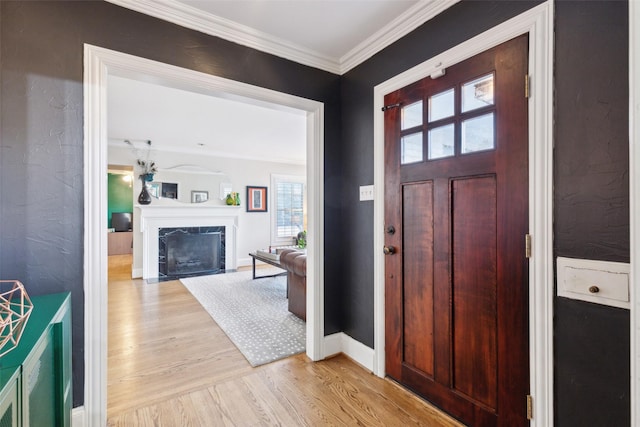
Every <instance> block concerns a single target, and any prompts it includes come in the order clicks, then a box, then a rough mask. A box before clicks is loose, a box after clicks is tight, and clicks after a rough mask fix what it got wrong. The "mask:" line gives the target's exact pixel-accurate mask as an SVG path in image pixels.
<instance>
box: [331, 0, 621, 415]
mask: <svg viewBox="0 0 640 427" xmlns="http://www.w3.org/2000/svg"><path fill="white" fill-rule="evenodd" d="M534 3H535V2H507V1H496V2H489V1H463V2H461V3H459V4H457V5H456V6H454V7H452V8H451V9H449V10H448V11H446V12H445V13H443V14H441V15H440V16H438V17H436V18H435V19H433V20H432V21H430V22H428V23H426V24H425V25H423V26H422V27H421V28H419V29H418V30H416V31H414V32H412V33H411V34H409V35H408V36H406V37H404V38H403V39H401V40H400V41H398V42H396V43H394V44H393V45H392V46H390V47H389V48H387V49H385V50H384V51H383V52H381V53H379V54H378V55H376V56H375V57H373V58H372V59H370V60H368V61H366V62H365V63H363V64H361V65H360V66H358V67H357V68H355V69H354V70H352V71H350V72H349V73H347V74H346V75H345V76H343V81H342V113H343V119H342V122H343V128H342V135H343V137H342V139H343V140H344V141H345V144H344V145H343V147H342V151H343V154H342V156H343V157H344V165H345V167H344V178H345V182H344V191H343V195H344V202H343V203H344V209H343V213H342V217H343V218H344V222H345V225H346V227H345V237H346V238H345V242H344V244H343V247H342V250H343V254H344V256H343V264H342V268H341V270H342V271H344V277H345V280H346V282H345V283H344V291H343V296H342V298H343V300H344V302H345V303H344V307H343V310H344V312H343V319H344V324H343V325H344V331H345V332H346V333H347V334H349V335H350V336H352V337H354V338H355V339H357V340H359V341H361V342H363V343H365V344H367V345H369V346H373V314H374V311H373V251H374V250H379V248H373V236H372V234H371V230H372V227H373V205H372V204H367V203H362V202H358V190H357V189H358V186H359V185H363V184H370V183H372V182H373V146H372V141H373V117H372V115H371V112H372V110H373V88H374V86H375V85H377V84H379V83H381V82H383V81H385V80H387V79H389V78H391V77H393V76H395V75H397V74H399V73H401V72H403V71H405V70H407V69H409V68H410V67H412V66H414V65H416V64H418V63H420V62H423V61H425V60H427V59H429V58H431V57H433V56H434V55H435V54H437V53H440V52H442V51H444V50H446V49H448V48H450V47H453V46H455V45H456V44H458V43H460V42H461V41H464V40H466V39H468V38H470V37H472V36H474V35H476V34H478V33H480V32H482V31H484V30H486V29H488V28H490V27H492V26H494V25H496V24H498V23H500V22H503V21H505V20H506V19H508V18H511V17H513V16H515V15H517V14H519V13H520V12H522V11H524V10H526V9H528V8H530V7H532V6H533V5H534ZM556 5H557V7H556V25H555V32H556V43H555V48H556V51H555V93H556V95H555V147H556V148H555V154H554V155H555V169H556V173H555V176H554V186H555V193H554V206H555V209H554V220H555V225H554V241H555V253H556V255H559V256H569V257H576V258H588V259H599V260H611V261H624V262H628V261H629V196H628V190H629V186H628V172H629V168H628V159H629V156H628V110H627V108H628V87H627V81H628V64H627V54H628V40H627V39H628V21H627V2H626V1H614V2H608V1H557V2H556ZM534 84H535V83H534ZM552 285H553V286H555V285H554V284H550V286H552ZM554 325H555V346H556V354H555V391H556V402H555V411H556V425H558V426H575V425H589V426H598V425H602V426H605V425H607V426H612V425H616V426H618V425H619V426H623V425H629V419H630V418H629V412H630V410H629V408H630V406H629V313H628V311H626V310H620V309H614V308H609V307H604V306H599V305H595V304H588V303H582V302H577V301H572V300H567V299H563V298H557V299H556V304H555V323H554Z"/></svg>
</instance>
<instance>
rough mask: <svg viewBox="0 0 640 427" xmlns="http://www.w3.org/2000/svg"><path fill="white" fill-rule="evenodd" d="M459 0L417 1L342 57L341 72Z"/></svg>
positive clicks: (362, 60)
mask: <svg viewBox="0 0 640 427" xmlns="http://www.w3.org/2000/svg"><path fill="white" fill-rule="evenodd" d="M459 1H460V0H427V1H421V2H419V3H417V4H416V5H415V6H413V7H411V8H410V9H408V10H407V11H406V12H404V13H403V14H402V15H400V16H398V17H397V18H396V19H394V20H393V21H391V22H389V23H388V24H387V25H385V26H384V27H382V28H381V29H380V30H378V31H377V32H376V33H374V34H373V35H371V36H370V37H368V38H367V39H366V40H364V41H363V42H362V43H360V44H359V45H357V46H356V47H354V48H353V49H351V50H350V51H349V52H348V53H347V54H346V55H344V56H343V57H342V58H340V61H339V63H340V74H344V73H346V72H347V71H349V70H351V69H352V68H354V67H356V66H358V65H360V64H361V63H363V62H364V61H366V60H367V59H369V58H371V57H372V56H373V55H375V54H376V53H378V52H380V51H381V50H382V49H384V48H385V47H387V46H389V45H390V44H392V43H393V42H395V41H397V40H400V39H401V38H402V37H404V36H406V35H407V34H409V33H410V32H411V31H413V30H415V29H416V28H418V27H419V26H420V25H422V24H424V23H425V22H427V21H429V20H430V19H432V18H433V17H435V16H437V15H439V14H440V13H442V12H444V11H445V10H447V9H449V8H450V7H451V6H453V5H454V4H456V3H458V2H459Z"/></svg>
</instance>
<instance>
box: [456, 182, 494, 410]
mask: <svg viewBox="0 0 640 427" xmlns="http://www.w3.org/2000/svg"><path fill="white" fill-rule="evenodd" d="M451 192H452V204H453V206H452V207H451V212H452V213H453V221H452V233H451V234H452V235H453V245H452V247H453V250H452V258H453V277H454V278H455V280H453V304H452V305H453V346H454V351H453V388H454V389H455V390H457V391H459V392H461V393H463V394H465V395H466V396H469V397H470V398H471V399H473V400H475V401H478V402H480V403H482V404H484V405H486V406H487V407H488V408H491V409H492V410H493V411H495V410H496V409H497V408H496V402H497V400H498V399H497V389H496V380H497V371H498V368H497V355H496V352H497V351H496V350H497V324H496V313H497V312H496V306H497V301H496V297H497V295H496V288H497V276H496V262H497V260H496V179H495V176H489V177H479V178H471V179H456V180H453V182H452V191H451Z"/></svg>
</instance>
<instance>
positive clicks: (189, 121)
mask: <svg viewBox="0 0 640 427" xmlns="http://www.w3.org/2000/svg"><path fill="white" fill-rule="evenodd" d="M107 87H108V90H107V115H108V119H107V123H108V124H107V135H108V137H109V144H110V146H116V147H118V146H120V147H126V145H125V142H124V141H125V140H129V141H130V142H132V143H133V144H136V145H141V144H142V142H143V141H147V140H150V141H151V142H152V146H153V149H154V150H158V151H169V152H180V153H191V154H198V155H208V156H218V157H231V158H243V159H253V160H268V161H274V162H282V163H293V164H305V162H306V135H307V128H306V123H307V122H306V112H304V111H296V110H293V109H290V108H289V109H285V108H282V107H279V108H276V106H274V107H273V108H270V107H269V106H268V105H266V104H265V103H262V105H255V104H250V103H246V102H241V101H234V100H230V99H223V98H219V97H216V96H209V95H204V94H201V93H197V92H189V91H186V90H181V89H174V88H170V87H166V86H159V85H157V84H153V83H148V82H141V81H137V80H131V79H127V78H122V77H116V76H109V81H108V84H107Z"/></svg>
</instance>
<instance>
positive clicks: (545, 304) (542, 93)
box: [373, 1, 553, 427]
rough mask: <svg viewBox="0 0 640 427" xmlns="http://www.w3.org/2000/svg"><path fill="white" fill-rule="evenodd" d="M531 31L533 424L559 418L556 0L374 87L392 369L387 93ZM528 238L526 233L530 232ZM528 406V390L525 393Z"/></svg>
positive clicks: (379, 347)
mask: <svg viewBox="0 0 640 427" xmlns="http://www.w3.org/2000/svg"><path fill="white" fill-rule="evenodd" d="M525 33H529V75H530V76H531V80H532V83H531V96H530V98H529V232H530V234H531V235H532V240H533V245H532V249H533V253H532V258H531V259H530V262H529V284H530V285H529V325H530V330H529V337H530V338H529V345H530V354H529V358H530V392H531V395H532V396H533V405H534V407H533V410H534V414H535V416H534V418H533V420H532V421H531V426H532V427H535V426H552V425H553V241H552V239H553V228H552V226H553V224H552V205H553V191H552V190H553V174H552V166H553V139H552V137H553V80H552V79H553V2H552V1H549V2H546V3H543V4H541V5H539V6H536V7H534V8H532V9H530V10H528V11H527V12H524V13H522V14H521V15H519V16H517V17H515V18H513V19H510V20H509V21H507V22H504V23H502V24H500V25H498V26H496V27H494V28H492V29H490V30H488V31H486V32H484V33H482V34H480V35H478V36H476V37H474V38H472V39H470V40H468V41H466V42H464V43H462V44H460V45H458V46H456V47H454V48H452V49H450V50H448V51H446V52H443V53H442V54H439V55H437V56H435V57H433V58H431V59H429V60H427V61H425V62H423V63H422V64H419V65H417V66H416V67H414V68H412V69H410V70H407V71H406V72H404V73H402V74H400V75H398V76H396V77H393V78H391V79H389V80H387V81H385V82H384V83H381V84H379V85H378V86H376V87H375V88H374V111H373V114H374V127H375V128H374V162H375V164H374V184H375V202H374V245H375V250H374V254H375V255H374V257H375V260H374V268H375V273H374V281H375V283H374V289H375V290H374V292H375V295H374V306H375V329H374V344H375V345H374V347H375V356H374V373H375V374H376V375H378V376H381V377H383V376H385V350H384V348H385V312H384V310H385V305H384V304H385V301H384V298H385V292H384V281H385V280H384V279H385V274H384V255H383V253H382V247H383V245H384V115H383V113H382V112H381V108H382V107H383V106H384V96H385V95H386V94H388V93H389V92H392V91H394V90H397V89H400V88H402V87H405V86H407V85H408V84H411V83H413V82H415V81H418V80H421V79H423V78H425V77H427V76H429V75H431V74H432V73H437V72H438V71H439V70H441V69H443V68H445V69H446V67H448V66H450V65H453V64H456V63H459V62H461V61H463V60H465V59H467V58H470V57H472V56H474V55H477V54H479V53H481V52H484V51H486V50H488V49H490V48H492V47H494V46H497V45H499V44H500V43H503V42H505V41H508V40H510V39H512V38H514V37H517V36H519V35H521V34H525ZM523 245H524V236H523ZM522 399H523V405H524V400H525V396H523V397H522Z"/></svg>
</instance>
